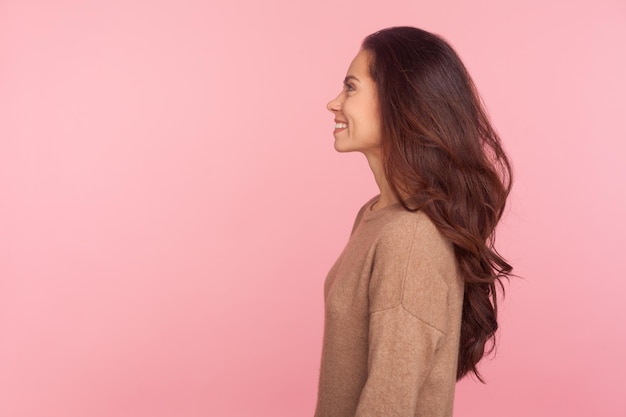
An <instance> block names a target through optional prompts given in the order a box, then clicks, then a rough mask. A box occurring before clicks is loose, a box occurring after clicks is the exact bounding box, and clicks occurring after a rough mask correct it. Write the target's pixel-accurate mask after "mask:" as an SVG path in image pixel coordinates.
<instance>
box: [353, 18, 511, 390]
mask: <svg viewBox="0 0 626 417" xmlns="http://www.w3.org/2000/svg"><path fill="white" fill-rule="evenodd" d="M362 47H363V49H364V50H366V51H368V52H370V73H371V76H372V78H373V79H374V81H375V83H376V86H377V90H378V102H379V108H380V114H381V123H382V143H381V155H382V158H383V168H384V170H385V174H386V177H387V181H388V182H389V185H390V187H391V189H392V191H393V192H394V194H395V195H396V197H397V198H398V199H399V200H400V201H401V202H402V205H403V206H404V208H405V209H407V210H411V211H416V210H421V211H422V212H424V213H425V214H426V215H428V216H429V218H430V219H431V220H432V221H433V223H434V224H435V225H436V226H437V228H438V229H439V231H440V232H441V233H442V234H443V235H444V236H445V237H446V238H448V239H449V240H450V241H451V242H452V243H453V245H454V253H455V257H456V260H457V263H458V266H459V270H460V272H461V274H462V276H463V278H464V280H465V292H464V298H463V317H462V322H461V340H460V345H459V359H458V368H457V379H461V378H462V377H463V376H465V375H466V374H467V373H468V372H473V373H474V374H475V375H476V376H477V377H478V379H479V380H480V381H483V379H482V378H481V375H480V374H479V372H478V369H477V364H478V362H479V361H480V360H481V359H482V358H483V356H484V355H485V354H486V353H489V352H491V351H492V350H493V348H494V347H495V333H496V330H497V328H498V323H497V311H498V308H497V305H498V304H497V292H496V289H497V287H499V288H500V289H501V290H504V287H503V285H502V278H507V277H508V276H509V275H511V271H512V267H511V266H510V265H509V264H508V263H507V262H506V261H505V260H504V259H503V258H502V257H501V256H500V255H499V254H498V252H497V251H496V249H495V247H494V237H495V235H494V231H495V227H496V225H497V224H498V221H499V220H500V218H501V217H502V213H503V211H504V206H505V203H506V199H507V196H508V195H509V192H510V190H511V181H512V174H511V165H510V163H509V160H508V158H507V156H506V154H505V152H504V150H503V149H502V145H501V143H500V138H499V137H498V134H497V133H496V132H495V130H494V129H493V127H492V126H491V123H490V121H489V118H488V116H487V114H486V111H485V109H484V108H483V105H482V102H481V99H480V97H479V95H478V92H477V91H476V88H475V86H474V83H473V82H472V79H471V78H470V76H469V74H468V72H467V70H466V68H465V66H464V65H463V63H462V62H461V60H460V58H459V57H458V55H457V54H456V52H454V50H453V49H452V47H451V46H450V45H448V43H446V42H445V41H444V40H443V39H442V38H441V37H439V36H437V35H434V34H431V33H429V32H426V31H424V30H421V29H417V28H413V27H393V28H388V29H384V30H381V31H379V32H376V33H374V34H372V35H370V36H368V37H367V38H365V40H364V41H363V45H362Z"/></svg>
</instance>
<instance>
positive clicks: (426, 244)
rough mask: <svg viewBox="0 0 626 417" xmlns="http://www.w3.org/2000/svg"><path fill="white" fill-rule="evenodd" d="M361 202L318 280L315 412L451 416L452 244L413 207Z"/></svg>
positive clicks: (454, 348) (457, 289)
mask: <svg viewBox="0 0 626 417" xmlns="http://www.w3.org/2000/svg"><path fill="white" fill-rule="evenodd" d="M376 199H377V198H376V197H375V198H374V199H372V200H370V201H369V202H368V203H366V204H365V206H363V208H361V211H360V212H359V214H358V215H357V218H356V221H355V224H354V228H353V230H352V234H351V236H350V240H349V241H348V244H347V246H346V248H345V249H344V251H343V252H342V254H341V255H340V257H339V259H338V260H337V262H336V263H335V265H334V266H333V267H332V268H331V270H330V272H329V273H328V277H327V278H326V282H325V285H324V297H325V325H324V343H323V349H322V363H321V369H320V379H319V390H318V398H317V407H316V411H315V417H355V416H356V417H396V416H397V417H400V416H402V417H413V416H420V417H435V416H437V417H438V416H451V415H452V404H453V398H454V386H455V382H456V368H457V356H458V344H459V334H460V325H461V308H462V304H463V282H462V279H461V278H460V276H459V273H458V270H457V266H456V262H455V258H454V253H453V249H452V244H451V243H450V242H449V241H448V240H446V239H445V238H444V237H443V236H442V235H441V234H440V233H439V231H438V230H437V229H436V227H435V226H434V225H433V223H432V222H431V221H430V219H429V218H428V217H427V216H426V215H425V214H423V213H421V212H416V213H412V212H409V211H406V210H404V208H403V207H402V206H401V205H400V204H396V205H392V206H389V207H385V208H383V209H380V210H375V211H372V210H371V206H372V204H373V203H374V202H375V201H376Z"/></svg>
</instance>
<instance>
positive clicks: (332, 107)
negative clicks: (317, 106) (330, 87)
mask: <svg viewBox="0 0 626 417" xmlns="http://www.w3.org/2000/svg"><path fill="white" fill-rule="evenodd" d="M341 101H342V100H341V93H339V95H338V96H337V97H335V98H334V99H332V100H330V101H329V102H328V104H327V105H326V109H327V110H328V111H329V112H331V113H334V112H336V111H339V110H341Z"/></svg>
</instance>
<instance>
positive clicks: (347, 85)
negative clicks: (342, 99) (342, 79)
mask: <svg viewBox="0 0 626 417" xmlns="http://www.w3.org/2000/svg"><path fill="white" fill-rule="evenodd" d="M343 86H344V88H345V89H346V90H347V91H354V86H353V85H352V84H350V83H345V84H344V85H343Z"/></svg>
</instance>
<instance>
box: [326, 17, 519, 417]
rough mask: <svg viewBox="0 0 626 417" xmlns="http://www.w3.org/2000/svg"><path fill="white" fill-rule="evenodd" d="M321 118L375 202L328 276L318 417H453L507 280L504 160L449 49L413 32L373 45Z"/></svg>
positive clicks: (394, 33)
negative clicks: (366, 172)
mask: <svg viewBox="0 0 626 417" xmlns="http://www.w3.org/2000/svg"><path fill="white" fill-rule="evenodd" d="M328 110H330V111H331V112H332V113H333V114H334V115H335V131H334V136H335V149H336V150H337V151H339V152H349V151H359V152H362V153H363V154H364V155H365V157H366V158H367V161H368V163H369V165H370V168H371V169H372V172H373V174H374V177H375V179H376V183H377V184H378V187H379V188H380V194H379V195H378V196H377V197H374V198H373V199H372V200H370V201H369V202H367V203H366V204H365V205H364V206H363V207H362V208H361V210H360V212H359V213H358V215H357V218H356V221H355V223H354V227H353V230H352V234H351V236H350V240H349V242H348V244H347V246H346V248H345V249H344V251H343V252H342V254H341V256H340V257H339V259H338V260H337V262H336V263H335V265H334V266H333V267H332V269H331V270H330V272H329V274H328V277H327V278H326V282H325V286H324V294H325V312H326V314H325V327H324V343H323V352H322V363H321V369H320V381H319V391H318V400H317V408H316V412H315V416H316V417H348V416H350V417H354V416H358V417H365V416H372V417H392V416H428V417H430V416H450V415H452V406H453V397H454V386H455V382H456V380H458V379H460V378H462V377H463V376H464V375H466V374H467V373H470V372H471V373H474V374H475V375H476V376H477V377H478V378H479V379H480V375H479V373H478V370H477V363H478V362H479V361H480V359H481V358H482V357H483V356H484V354H485V353H487V352H489V350H490V349H489V348H488V347H489V346H491V347H493V345H492V344H491V345H489V342H493V338H494V335H495V332H496V329H497V321H496V313H497V308H496V296H497V294H496V287H498V286H500V287H501V279H502V278H505V277H507V276H508V275H509V274H510V273H511V266H510V265H509V264H507V263H506V261H505V260H504V259H503V258H502V257H500V256H499V254H498V253H497V251H496V250H495V248H494V230H495V227H496V224H497V223H498V221H499V220H500V217H501V216H502V212H503V210H504V206H505V202H506V198H507V196H508V194H509V191H510V187H511V169H510V165H509V161H508V159H507V157H506V155H505V153H504V151H503V149H502V147H501V145H500V139H499V137H498V135H497V134H496V132H495V131H494V129H493V128H492V127H491V125H490V123H489V120H488V118H487V116H486V113H485V110H484V109H483V108H482V106H481V101H480V98H479V97H478V94H477V92H476V90H475V88H474V85H473V83H472V81H471V79H470V77H469V75H468V73H467V71H466V69H465V67H464V66H463V64H462V62H461V61H460V59H459V57H458V56H457V54H456V53H455V52H454V51H453V50H452V48H451V47H450V46H449V45H448V44H447V43H446V42H445V41H444V40H443V39H441V38H440V37H438V36H436V35H433V34H430V33H428V32H425V31H423V30H420V29H416V28H411V27H395V28H389V29H385V30H382V31H379V32H376V33H374V34H372V35H370V36H368V37H367V38H366V39H365V40H364V42H363V45H362V49H361V50H360V52H359V53H358V54H357V56H356V57H355V58H354V60H353V61H352V64H351V65H350V67H349V69H348V73H347V76H346V78H345V80H344V88H343V90H342V91H341V93H339V95H338V96H337V97H336V98H335V99H334V100H332V101H331V102H330V103H328ZM481 381H482V379H481Z"/></svg>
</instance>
